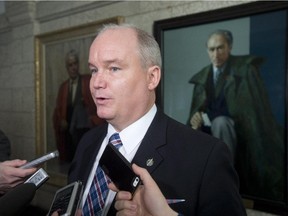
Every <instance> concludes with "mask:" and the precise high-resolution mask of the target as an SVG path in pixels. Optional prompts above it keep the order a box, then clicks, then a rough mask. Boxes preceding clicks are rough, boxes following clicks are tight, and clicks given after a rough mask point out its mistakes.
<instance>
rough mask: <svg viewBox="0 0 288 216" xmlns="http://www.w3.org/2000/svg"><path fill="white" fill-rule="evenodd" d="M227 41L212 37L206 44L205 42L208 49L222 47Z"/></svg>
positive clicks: (219, 36)
mask: <svg viewBox="0 0 288 216" xmlns="http://www.w3.org/2000/svg"><path fill="white" fill-rule="evenodd" d="M226 43H227V41H226V40H225V38H224V37H223V36H221V35H213V36H211V37H210V38H209V40H208V42H207V46H208V47H212V46H219V45H223V44H226Z"/></svg>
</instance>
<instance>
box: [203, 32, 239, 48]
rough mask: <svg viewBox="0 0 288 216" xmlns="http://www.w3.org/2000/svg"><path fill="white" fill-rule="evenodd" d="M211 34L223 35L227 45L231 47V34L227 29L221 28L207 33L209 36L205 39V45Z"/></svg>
mask: <svg viewBox="0 0 288 216" xmlns="http://www.w3.org/2000/svg"><path fill="white" fill-rule="evenodd" d="M213 35H221V36H223V37H224V38H225V40H226V41H227V43H228V45H229V47H232V45H233V34H232V32H231V31H229V30H223V29H218V30H216V31H214V32H212V33H211V34H210V35H209V37H208V40H207V42H206V45H207V43H208V41H209V39H210V38H211V37H212V36H213Z"/></svg>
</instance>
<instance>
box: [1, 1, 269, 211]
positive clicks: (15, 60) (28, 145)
mask: <svg viewBox="0 0 288 216" xmlns="http://www.w3.org/2000/svg"><path fill="white" fill-rule="evenodd" d="M247 2H249V1H227V0H225V1H121V2H117V1H7V2H5V6H6V7H5V10H6V13H5V14H2V15H0V59H1V61H0V101H1V106H0V128H1V129H2V130H3V131H4V132H5V133H6V134H7V136H8V137H9V138H10V140H11V142H12V158H25V159H28V160H30V159H32V158H34V157H35V156H36V154H37V150H38V149H37V148H36V141H35V138H36V135H35V133H36V130H35V126H36V123H35V58H34V57H35V47H34V37H35V36H37V35H43V34H46V33H49V32H54V31H58V30H62V29H66V28H70V27H76V26H78V25H82V24H86V23H90V22H93V21H98V20H104V19H108V18H111V17H115V16H123V17H124V18H125V21H126V22H128V23H133V24H135V25H137V26H139V27H140V28H142V29H144V30H146V31H148V32H150V33H152V27H153V22H154V21H156V20H162V19H167V18H171V17H177V16H184V15H188V14H194V13H198V12H203V11H209V10H214V9H218V8H223V7H229V6H233V5H239V4H244V3H247ZM55 190H57V187H55V186H53V185H45V186H43V187H42V188H41V189H40V190H39V191H38V192H37V195H36V197H35V199H34V200H33V203H34V204H35V205H39V206H41V207H43V208H46V209H47V208H49V206H50V203H51V200H52V198H53V196H54V193H55ZM248 213H249V215H258V216H259V215H268V214H265V213H261V212H256V211H252V210H248Z"/></svg>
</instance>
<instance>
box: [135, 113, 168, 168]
mask: <svg viewBox="0 0 288 216" xmlns="http://www.w3.org/2000/svg"><path fill="white" fill-rule="evenodd" d="M163 117H164V115H163V114H162V113H161V112H160V111H157V113H156V115H155V117H154V119H153V121H152V123H151V125H150V127H149V129H148V131H147V133H146V135H145V136H144V138H143V140H142V143H141V145H140V147H139V149H138V151H137V153H136V155H135V157H134V158H133V160H132V163H136V164H137V165H139V166H141V167H143V168H146V169H147V170H148V172H149V173H152V172H153V171H154V169H156V168H157V167H158V165H159V164H160V163H161V161H162V160H163V159H164V158H163V157H162V156H161V154H160V153H159V150H160V148H162V147H164V146H165V143H166V138H165V137H166V136H165V134H166V125H167V121H166V119H165V118H163Z"/></svg>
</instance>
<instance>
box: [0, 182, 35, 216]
mask: <svg viewBox="0 0 288 216" xmlns="http://www.w3.org/2000/svg"><path fill="white" fill-rule="evenodd" d="M36 190H37V187H36V185H35V184H34V183H26V184H20V185H18V186H16V187H15V188H13V189H12V190H10V191H9V192H7V193H6V194H4V195H3V196H2V197H1V198H0V206H1V207H0V216H16V215H20V213H21V212H22V211H23V210H24V208H25V207H26V206H27V205H28V204H29V203H30V202H31V201H32V199H33V198H34V195H35V192H36Z"/></svg>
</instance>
